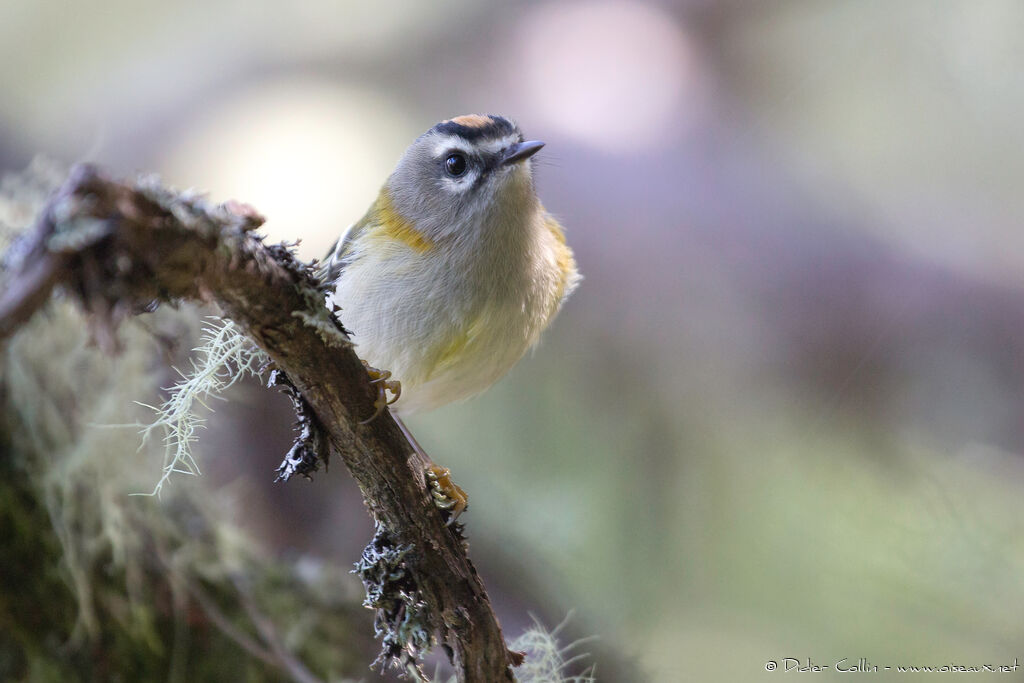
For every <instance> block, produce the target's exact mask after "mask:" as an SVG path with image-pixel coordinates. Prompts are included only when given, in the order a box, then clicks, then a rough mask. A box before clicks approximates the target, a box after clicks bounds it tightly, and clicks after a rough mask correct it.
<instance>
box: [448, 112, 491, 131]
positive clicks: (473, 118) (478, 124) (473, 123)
mask: <svg viewBox="0 0 1024 683" xmlns="http://www.w3.org/2000/svg"><path fill="white" fill-rule="evenodd" d="M451 122H452V123H457V124H459V125H460V126H465V127H466V128H483V127H484V126H486V125H488V124H489V123H491V122H492V119H491V117H490V116H482V115H480V114H466V115H465V116H456V117H455V118H454V119H451Z"/></svg>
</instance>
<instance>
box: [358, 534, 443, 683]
mask: <svg viewBox="0 0 1024 683" xmlns="http://www.w3.org/2000/svg"><path fill="white" fill-rule="evenodd" d="M411 551H412V548H411V547H410V546H402V545H398V543H397V542H396V540H395V539H394V537H393V536H392V535H391V534H389V533H388V531H387V530H386V529H385V528H384V527H383V525H381V524H380V523H378V524H377V530H376V533H375V534H374V536H373V540H372V541H370V544H369V545H368V546H366V548H365V549H364V550H363V556H362V557H361V558H359V562H357V563H356V568H355V571H354V573H355V574H358V575H359V578H360V579H362V580H363V585H364V586H365V587H366V600H365V601H364V602H363V605H364V606H366V607H369V608H371V609H373V610H375V611H376V614H375V616H374V620H373V628H374V632H375V634H376V636H377V637H378V638H380V639H381V652H380V655H379V656H378V657H377V659H376V661H374V666H379V667H380V668H381V669H382V670H383V669H386V668H387V667H388V666H389V665H390V666H392V667H394V668H395V669H397V670H398V671H400V672H402V673H403V674H406V675H408V676H410V677H412V678H413V679H414V680H417V681H420V680H424V681H425V680H426V677H425V676H424V675H423V672H422V671H421V670H420V667H419V664H420V658H421V657H422V656H423V654H424V653H425V652H427V651H428V650H429V649H430V648H431V647H433V645H434V635H433V634H434V633H435V632H436V629H435V625H434V623H433V620H432V618H431V615H430V613H429V612H428V610H427V605H426V603H425V602H424V601H423V600H422V599H421V598H420V595H419V588H418V587H417V585H416V581H415V580H414V579H413V576H412V574H411V573H410V571H409V568H408V567H407V566H406V564H405V558H406V555H408V554H409V552H411Z"/></svg>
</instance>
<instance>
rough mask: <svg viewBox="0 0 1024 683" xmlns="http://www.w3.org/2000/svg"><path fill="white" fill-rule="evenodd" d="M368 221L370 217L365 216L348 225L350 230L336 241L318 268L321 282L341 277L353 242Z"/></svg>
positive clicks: (318, 276) (331, 282)
mask: <svg viewBox="0 0 1024 683" xmlns="http://www.w3.org/2000/svg"><path fill="white" fill-rule="evenodd" d="M368 222H369V220H368V217H367V216H364V217H363V218H361V219H360V220H359V221H358V222H356V223H353V224H352V225H350V226H348V230H346V231H345V233H344V234H343V235H342V236H341V237H339V238H338V239H337V240H335V241H334V244H332V245H331V248H330V249H328V250H327V253H326V254H325V255H324V258H323V261H321V262H320V267H319V268H317V271H316V275H317V278H318V279H319V280H320V282H323V283H325V284H333V283H334V282H336V281H337V280H338V278H339V277H341V272H342V271H343V270H345V265H346V264H347V263H348V256H349V252H350V251H351V249H352V243H353V242H354V241H355V239H356V237H358V236H359V233H361V232H362V231H363V230H365V229H366V225H367V224H368Z"/></svg>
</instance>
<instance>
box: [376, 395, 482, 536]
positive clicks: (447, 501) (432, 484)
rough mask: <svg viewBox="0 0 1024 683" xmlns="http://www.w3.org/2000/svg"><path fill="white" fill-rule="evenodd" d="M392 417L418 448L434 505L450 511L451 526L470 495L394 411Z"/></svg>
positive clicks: (444, 510)
mask: <svg viewBox="0 0 1024 683" xmlns="http://www.w3.org/2000/svg"><path fill="white" fill-rule="evenodd" d="M391 417H393V418H394V419H395V422H396V423H397V424H398V426H399V428H400V429H401V430H402V434H404V435H405V438H406V439H408V441H409V443H410V444H412V447H413V448H414V449H415V450H416V455H417V456H419V459H420V461H421V463H422V464H423V472H424V474H425V475H426V477H427V485H428V486H429V488H430V495H431V496H432V497H433V499H434V505H436V506H437V507H438V508H439V509H440V510H441V511H442V512H446V513H448V521H447V522H446V526H451V525H452V524H454V523H455V520H457V519H458V518H459V515H461V514H462V513H463V511H464V510H465V509H466V505H467V504H468V503H469V496H468V495H466V492H465V491H463V490H462V488H461V487H460V486H459V485H458V484H456V483H455V482H454V481H452V478H451V472H450V471H449V470H448V468H447V467H441V466H439V465H435V464H434V461H433V460H431V459H430V456H429V455H427V452H426V451H424V450H423V447H422V446H420V444H419V442H418V441H416V437H414V436H413V435H412V432H411V431H409V428H408V427H407V426H406V425H405V423H404V422H402V419H401V418H400V417H398V416H397V415H395V414H394V413H392V415H391Z"/></svg>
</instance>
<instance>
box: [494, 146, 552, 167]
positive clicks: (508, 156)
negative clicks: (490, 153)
mask: <svg viewBox="0 0 1024 683" xmlns="http://www.w3.org/2000/svg"><path fill="white" fill-rule="evenodd" d="M543 146H544V143H543V142H541V141H540V140H529V141H527V142H519V143H516V144H514V145H512V146H511V147H509V148H508V149H506V150H505V155H504V156H503V157H502V158H501V163H502V165H508V164H515V163H518V162H520V161H523V160H524V159H529V158H530V157H532V156H533V155H534V154H536V153H537V152H539V151H540V148H541V147H543Z"/></svg>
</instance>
